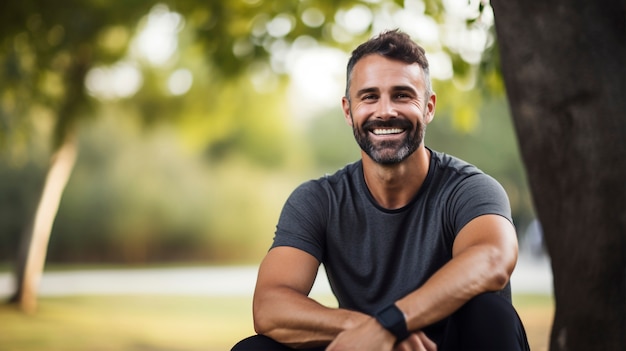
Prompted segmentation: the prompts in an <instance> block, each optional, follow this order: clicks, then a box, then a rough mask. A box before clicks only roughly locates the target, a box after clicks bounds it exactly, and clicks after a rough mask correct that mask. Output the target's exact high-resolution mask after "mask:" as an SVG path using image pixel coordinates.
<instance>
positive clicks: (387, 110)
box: [376, 96, 398, 119]
mask: <svg viewBox="0 0 626 351" xmlns="http://www.w3.org/2000/svg"><path fill="white" fill-rule="evenodd" d="M397 116H398V113H397V111H396V109H395V106H394V103H393V101H392V100H391V98H390V97H384V96H383V97H380V99H379V100H378V105H377V106H376V118H380V119H389V118H394V117H397Z"/></svg>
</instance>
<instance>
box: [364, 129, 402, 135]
mask: <svg viewBox="0 0 626 351" xmlns="http://www.w3.org/2000/svg"><path fill="white" fill-rule="evenodd" d="M403 131H404V130H403V129H400V128H391V129H374V130H372V133H374V134H376V135H386V134H399V133H402V132H403Z"/></svg>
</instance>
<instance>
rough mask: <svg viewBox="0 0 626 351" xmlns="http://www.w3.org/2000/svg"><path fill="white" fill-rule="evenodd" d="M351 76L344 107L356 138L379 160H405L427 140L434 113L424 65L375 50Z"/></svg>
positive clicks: (357, 66) (432, 97)
mask: <svg viewBox="0 0 626 351" xmlns="http://www.w3.org/2000/svg"><path fill="white" fill-rule="evenodd" d="M351 78H352V79H351V83H350V88H349V94H350V100H348V99H346V98H344V99H343V111H344V116H345V118H346V122H347V123H348V124H349V125H351V126H352V130H353V132H354V137H355V139H356V141H357V143H358V144H359V146H360V147H361V149H362V150H363V152H365V154H367V155H368V156H369V157H370V158H371V159H372V160H374V161H375V162H377V163H379V164H384V165H390V164H396V163H400V162H402V161H403V160H405V159H406V158H407V157H409V156H410V155H411V154H412V153H413V152H414V151H415V150H417V149H418V148H419V147H420V146H421V145H422V143H423V140H424V131H425V129H426V124H428V123H430V121H431V120H432V118H433V116H434V112H435V101H436V97H435V95H434V94H431V95H430V96H426V84H425V82H424V73H423V71H422V68H421V67H420V66H419V65H418V64H410V65H409V64H406V63H404V62H402V61H397V60H391V59H388V58H386V57H383V56H380V55H376V54H372V55H368V56H365V57H364V58H362V59H361V60H360V61H358V62H357V63H356V65H355V66H354V68H353V70H352V76H351Z"/></svg>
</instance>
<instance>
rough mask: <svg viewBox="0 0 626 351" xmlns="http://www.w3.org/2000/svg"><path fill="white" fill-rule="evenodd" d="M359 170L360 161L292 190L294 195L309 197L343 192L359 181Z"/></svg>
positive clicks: (360, 172)
mask: <svg viewBox="0 0 626 351" xmlns="http://www.w3.org/2000/svg"><path fill="white" fill-rule="evenodd" d="M361 170H362V166H361V161H360V160H359V161H355V162H353V163H349V164H347V165H345V166H344V167H343V168H341V169H339V170H337V171H336V172H335V173H327V174H325V175H323V176H321V177H319V178H316V179H310V180H308V181H306V182H304V183H302V184H300V185H299V186H298V187H297V188H296V189H295V190H294V194H297V195H300V196H309V195H311V194H329V193H337V192H343V190H345V189H348V188H350V187H351V185H352V184H354V183H356V182H358V181H359V180H358V179H359V177H362V175H361V174H362V171H361Z"/></svg>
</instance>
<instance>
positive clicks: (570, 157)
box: [492, 0, 626, 350]
mask: <svg viewBox="0 0 626 351" xmlns="http://www.w3.org/2000/svg"><path fill="white" fill-rule="evenodd" d="M492 6H493V8H494V13H495V23H496V32H497V36H498V45H499V48H500V57H501V61H502V72H503V76H504V81H505V85H506V88H507V94H508V98H509V103H510V106H511V111H512V115H513V119H514V125H515V129H516V133H517V137H518V140H519V144H520V150H521V153H522V158H523V160H524V164H525V165H526V170H527V173H528V179H529V183H530V188H531V191H532V194H533V199H534V202H535V207H536V210H537V214H538V216H539V219H540V221H541V224H542V226H543V229H544V234H545V239H546V244H547V247H548V251H549V253H550V257H551V260H552V269H553V275H554V293H555V305H556V310H555V317H554V324H553V327H552V334H551V341H550V349H551V350H622V349H623V348H624V345H626V258H625V257H626V239H625V236H626V95H625V93H626V89H625V79H626V73H625V68H626V28H625V19H626V6H625V5H624V3H623V2H620V1H619V0H609V1H588V0H546V1H526V0H493V1H492Z"/></svg>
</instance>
